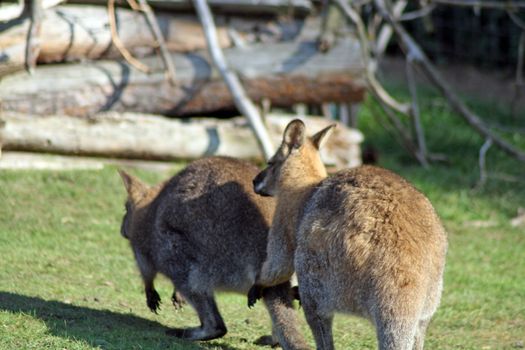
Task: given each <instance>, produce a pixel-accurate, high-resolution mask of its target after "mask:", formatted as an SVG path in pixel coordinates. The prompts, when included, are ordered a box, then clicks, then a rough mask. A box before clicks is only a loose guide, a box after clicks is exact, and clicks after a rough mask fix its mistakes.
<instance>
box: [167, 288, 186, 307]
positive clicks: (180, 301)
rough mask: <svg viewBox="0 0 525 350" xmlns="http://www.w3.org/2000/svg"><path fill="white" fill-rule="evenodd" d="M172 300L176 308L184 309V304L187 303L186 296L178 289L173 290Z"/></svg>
mask: <svg viewBox="0 0 525 350" xmlns="http://www.w3.org/2000/svg"><path fill="white" fill-rule="evenodd" d="M171 302H172V304H173V307H174V308H175V310H180V309H182V307H183V306H184V304H186V300H185V299H184V297H183V296H182V295H181V294H180V293H179V292H177V291H173V294H172V295H171Z"/></svg>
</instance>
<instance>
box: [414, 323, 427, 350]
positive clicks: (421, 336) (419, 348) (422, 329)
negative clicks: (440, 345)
mask: <svg viewBox="0 0 525 350" xmlns="http://www.w3.org/2000/svg"><path fill="white" fill-rule="evenodd" d="M429 323H430V319H426V320H420V321H419V324H418V328H417V330H416V338H415V342H414V348H413V350H423V346H424V345H425V333H426V331H427V327H428V324H429Z"/></svg>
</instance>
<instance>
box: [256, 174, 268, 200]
mask: <svg viewBox="0 0 525 350" xmlns="http://www.w3.org/2000/svg"><path fill="white" fill-rule="evenodd" d="M263 173H264V172H261V173H259V174H257V176H256V177H255V179H253V191H254V192H255V193H257V194H258V195H260V196H267V195H268V194H267V193H266V192H264V189H263V187H264V186H263V179H262V178H263V176H264V175H263Z"/></svg>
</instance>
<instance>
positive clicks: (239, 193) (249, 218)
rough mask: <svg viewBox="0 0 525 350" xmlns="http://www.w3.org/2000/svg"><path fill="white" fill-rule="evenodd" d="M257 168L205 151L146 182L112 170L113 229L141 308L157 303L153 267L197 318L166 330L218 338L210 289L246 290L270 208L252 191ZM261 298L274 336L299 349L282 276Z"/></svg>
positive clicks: (260, 256)
mask: <svg viewBox="0 0 525 350" xmlns="http://www.w3.org/2000/svg"><path fill="white" fill-rule="evenodd" d="M258 171H259V169H258V168H257V167H256V166H254V165H252V164H250V163H248V162H245V161H241V160H236V159H232V158H226V157H210V158H205V159H201V160H197V161H194V162H192V163H191V164H189V165H188V166H187V167H186V168H185V169H184V170H182V171H181V172H180V173H178V174H177V175H176V176H174V177H173V178H171V179H169V180H168V181H165V182H163V183H161V184H159V185H157V186H152V187H150V186H148V185H146V184H144V183H142V182H141V181H140V180H138V179H137V178H135V177H133V176H131V175H128V174H127V173H125V172H124V171H120V175H121V177H122V180H123V182H124V185H125V187H126V190H127V192H128V199H127V202H126V214H125V216H124V218H123V222H122V227H121V233H122V235H123V236H124V237H126V238H127V239H129V241H130V243H131V248H132V250H133V253H134V255H135V259H136V262H137V265H138V267H139V269H140V273H141V275H142V279H143V282H144V287H145V293H146V298H147V305H148V307H149V308H150V309H151V310H152V311H154V312H156V310H157V308H158V306H159V302H160V297H159V295H158V293H157V291H156V290H155V287H154V283H153V281H154V279H155V276H156V275H157V273H161V274H163V275H165V276H167V277H168V278H169V279H170V280H171V281H172V282H173V285H174V286H175V288H176V290H177V293H174V297H173V299H174V303H180V301H181V296H182V298H183V299H185V300H186V301H187V302H188V303H189V304H191V306H192V307H193V308H195V310H196V311H197V313H198V316H199V319H200V322H201V325H200V326H199V327H195V328H187V329H176V328H175V329H170V330H169V331H168V332H167V333H168V334H170V335H174V336H176V337H180V338H185V339H189V340H209V339H214V338H218V337H221V336H223V335H224V334H226V326H225V324H224V321H223V319H222V317H221V314H220V313H219V310H218V308H217V305H216V302H215V298H214V291H216V290H224V291H234V292H239V293H243V294H246V293H247V292H248V290H249V288H250V286H251V285H252V284H253V283H254V282H255V278H256V276H257V274H258V272H259V270H260V269H261V266H262V263H263V261H264V258H265V256H266V245H267V237H268V230H269V225H270V223H271V220H272V216H273V212H274V208H275V204H274V201H273V199H268V198H262V197H260V196H258V195H256V194H255V193H254V191H253V187H252V182H251V181H252V179H253V177H254V176H255V175H256V174H257V172H258ZM179 293H180V295H179ZM264 301H265V303H266V307H267V309H268V311H269V313H270V316H271V319H272V324H273V327H272V331H273V335H274V339H275V340H276V341H278V342H279V343H280V344H281V346H282V347H283V348H285V349H307V348H308V347H307V345H306V343H305V342H304V340H303V337H302V335H301V334H300V332H299V331H298V330H297V329H296V325H297V319H296V311H295V310H294V309H293V306H292V295H291V290H290V284H289V282H288V281H284V283H282V284H279V285H277V286H275V287H274V288H271V289H268V290H267V291H266V292H265V294H264Z"/></svg>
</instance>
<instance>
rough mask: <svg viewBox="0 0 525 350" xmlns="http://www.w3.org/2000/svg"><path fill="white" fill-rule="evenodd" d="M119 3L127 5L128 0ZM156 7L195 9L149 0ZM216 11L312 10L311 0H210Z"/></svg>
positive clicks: (186, 1)
mask: <svg viewBox="0 0 525 350" xmlns="http://www.w3.org/2000/svg"><path fill="white" fill-rule="evenodd" d="M68 2H69V3H77V4H78V3H82V4H98V5H105V4H106V0H69V1H68ZM116 3H117V4H121V5H124V6H127V3H126V0H118V1H116ZM148 3H149V4H150V5H151V7H153V8H154V9H159V10H170V11H193V6H192V3H191V1H190V0H148ZM208 3H209V5H210V6H211V7H212V9H213V12H214V13H235V14H254V15H273V14H282V13H285V14H290V13H293V14H296V15H301V16H305V15H307V14H308V13H309V12H310V11H311V10H312V3H311V2H310V0H208Z"/></svg>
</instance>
